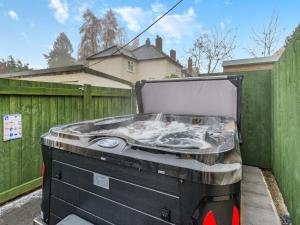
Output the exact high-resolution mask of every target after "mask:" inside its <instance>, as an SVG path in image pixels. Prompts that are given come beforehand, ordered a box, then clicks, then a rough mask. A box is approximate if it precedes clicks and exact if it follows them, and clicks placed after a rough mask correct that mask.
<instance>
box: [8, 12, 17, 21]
mask: <svg viewBox="0 0 300 225" xmlns="http://www.w3.org/2000/svg"><path fill="white" fill-rule="evenodd" d="M8 15H9V17H10V18H12V19H13V20H18V19H19V17H18V14H17V13H16V12H15V11H13V10H10V11H9V12H8Z"/></svg>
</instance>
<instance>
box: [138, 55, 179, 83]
mask: <svg viewBox="0 0 300 225" xmlns="http://www.w3.org/2000/svg"><path fill="white" fill-rule="evenodd" d="M137 73H138V75H137V76H138V77H137V78H138V79H139V80H147V79H162V78H166V77H167V76H170V75H171V74H175V75H177V76H178V77H181V68H180V67H179V66H176V65H174V64H173V63H171V62H170V61H168V60H167V59H158V60H147V61H140V62H139V64H138V69H137Z"/></svg>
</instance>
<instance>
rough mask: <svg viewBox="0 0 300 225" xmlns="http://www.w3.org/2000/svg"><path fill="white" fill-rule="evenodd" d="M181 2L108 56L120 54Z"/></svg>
mask: <svg viewBox="0 0 300 225" xmlns="http://www.w3.org/2000/svg"><path fill="white" fill-rule="evenodd" d="M182 1H183V0H179V1H178V2H176V4H175V5H173V6H172V7H171V8H170V9H169V10H168V11H166V12H165V13H164V14H162V15H161V16H160V17H158V18H157V19H156V20H155V21H154V22H153V23H151V24H150V25H149V26H148V27H146V28H145V29H144V30H143V31H142V32H140V33H139V34H138V35H136V36H135V37H134V38H132V39H131V40H130V41H129V42H127V43H126V44H125V45H123V46H121V47H120V48H118V49H117V50H116V51H114V52H113V53H112V54H110V55H109V56H113V55H114V54H116V53H118V52H120V51H121V50H122V49H124V48H126V47H127V46H128V45H129V44H130V43H132V42H133V41H134V40H135V39H137V38H138V37H140V36H141V35H142V34H144V33H145V32H146V31H147V30H149V29H150V28H151V27H152V26H154V25H155V24H156V23H157V22H158V21H160V20H161V19H162V18H164V17H165V16H166V15H167V14H168V13H170V12H171V11H172V10H173V9H175V8H176V7H177V6H178V5H179V4H180V3H181V2H182ZM109 56H108V57H109ZM105 59H107V57H105V58H103V59H102V60H99V61H98V62H95V63H92V64H90V65H88V67H91V66H94V65H96V64H98V63H101V62H103V61H104V60H105Z"/></svg>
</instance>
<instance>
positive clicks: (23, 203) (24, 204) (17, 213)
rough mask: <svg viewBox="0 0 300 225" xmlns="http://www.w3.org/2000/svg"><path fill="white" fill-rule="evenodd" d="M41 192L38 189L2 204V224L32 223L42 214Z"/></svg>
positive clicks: (0, 213)
mask: <svg viewBox="0 0 300 225" xmlns="http://www.w3.org/2000/svg"><path fill="white" fill-rule="evenodd" d="M41 193H42V191H41V190H38V191H35V192H32V193H30V194H28V195H25V196H23V197H20V198H18V199H16V200H14V201H12V202H9V203H7V204H5V205H2V206H0V225H32V221H33V218H35V217H37V216H39V215H40V214H41V197H42V194H41Z"/></svg>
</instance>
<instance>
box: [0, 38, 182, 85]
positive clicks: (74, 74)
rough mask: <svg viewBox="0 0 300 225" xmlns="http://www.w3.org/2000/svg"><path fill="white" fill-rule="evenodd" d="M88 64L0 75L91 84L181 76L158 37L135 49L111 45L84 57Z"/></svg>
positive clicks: (173, 60)
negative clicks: (152, 42)
mask: <svg viewBox="0 0 300 225" xmlns="http://www.w3.org/2000/svg"><path fill="white" fill-rule="evenodd" d="M87 61H88V65H87V66H85V65H72V66H65V67H58V68H49V69H41V70H33V71H25V72H17V73H7V74H0V78H9V79H18V80H29V81H41V82H57V83H64V84H77V85H83V84H91V85H93V86H102V87H114V88H131V87H132V85H133V84H134V83H135V82H136V81H138V80H143V79H147V80H148V79H161V78H166V77H170V76H173V77H181V74H182V73H181V70H182V66H181V64H180V63H179V62H178V60H177V59H176V51H175V50H173V49H171V50H170V55H167V54H165V53H164V52H163V41H162V38H161V37H159V36H157V37H156V40H155V45H152V44H151V43H150V39H149V38H148V39H147V40H146V43H145V44H144V45H142V46H140V47H137V48H135V49H132V50H130V49H126V48H123V49H122V48H120V47H119V46H112V47H110V48H107V49H104V50H103V51H100V52H98V53H96V54H94V55H92V56H90V57H88V58H87Z"/></svg>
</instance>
